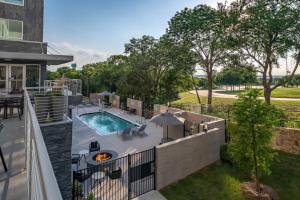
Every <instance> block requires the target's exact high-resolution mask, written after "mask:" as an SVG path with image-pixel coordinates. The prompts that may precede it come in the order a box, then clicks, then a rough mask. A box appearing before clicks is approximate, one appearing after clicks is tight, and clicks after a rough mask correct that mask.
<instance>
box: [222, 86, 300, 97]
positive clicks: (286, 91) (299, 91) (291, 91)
mask: <svg viewBox="0 0 300 200" xmlns="http://www.w3.org/2000/svg"><path fill="white" fill-rule="evenodd" d="M244 91H245V90H235V91H230V90H227V91H218V92H217V93H221V94H233V95H238V94H240V93H242V92H244ZM261 94H262V90H261ZM272 97H277V98H300V88H277V89H275V90H273V91H272Z"/></svg>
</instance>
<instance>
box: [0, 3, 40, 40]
mask: <svg viewBox="0 0 300 200" xmlns="http://www.w3.org/2000/svg"><path fill="white" fill-rule="evenodd" d="M0 18H5V19H13V20H19V21H23V40H27V41H36V42H42V41H43V20H44V0H25V5H24V6H17V5H12V4H7V3H0Z"/></svg>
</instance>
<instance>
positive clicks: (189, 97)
mask: <svg viewBox="0 0 300 200" xmlns="http://www.w3.org/2000/svg"><path fill="white" fill-rule="evenodd" d="M180 97H181V99H178V100H176V101H173V102H172V105H181V104H186V105H194V104H198V100H197V96H196V95H194V94H191V93H189V92H183V93H181V94H180ZM235 100H236V99H232V98H220V97H213V105H217V106H219V105H233V103H234V101H235ZM201 101H202V103H203V104H206V103H207V97H203V96H201ZM271 103H272V104H274V105H277V106H300V101H288V100H272V101H271Z"/></svg>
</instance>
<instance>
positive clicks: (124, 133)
mask: <svg viewBox="0 0 300 200" xmlns="http://www.w3.org/2000/svg"><path fill="white" fill-rule="evenodd" d="M121 135H122V137H125V138H131V136H132V135H131V128H126V129H124V130H123V131H122V132H121Z"/></svg>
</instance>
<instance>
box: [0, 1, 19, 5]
mask: <svg viewBox="0 0 300 200" xmlns="http://www.w3.org/2000/svg"><path fill="white" fill-rule="evenodd" d="M0 2H2V3H9V4H14V5H19V6H24V0H0Z"/></svg>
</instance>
